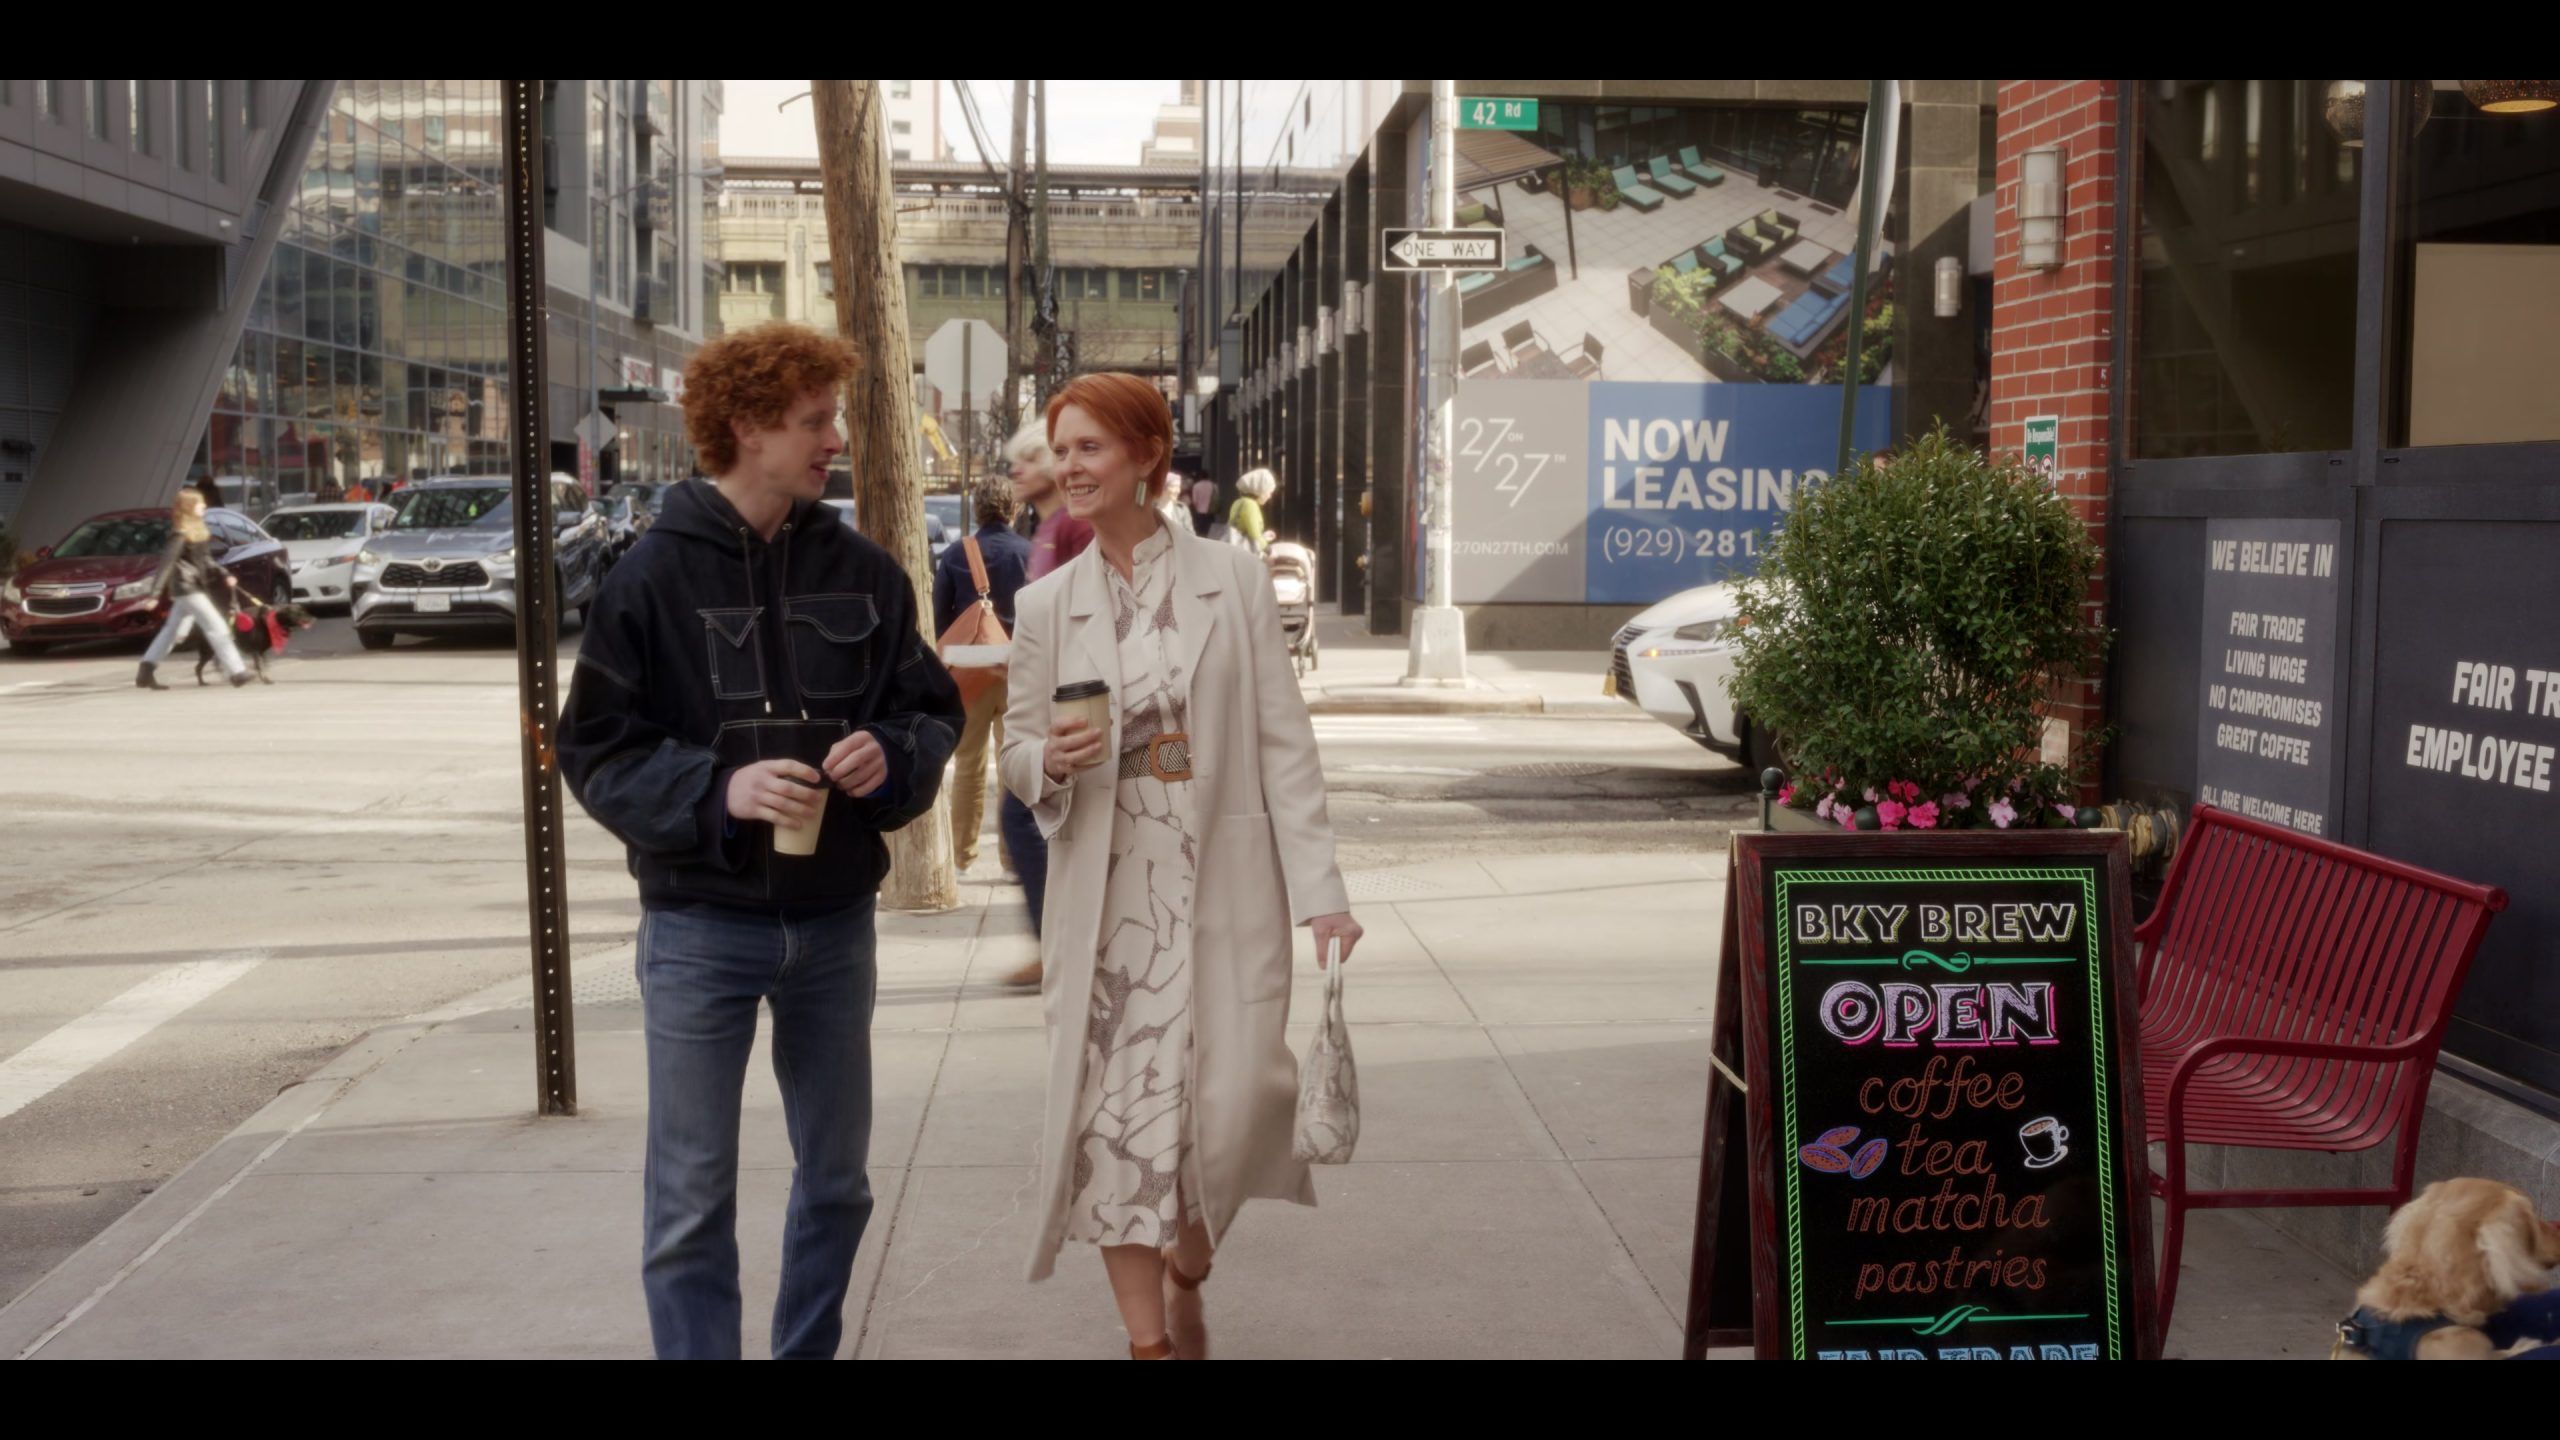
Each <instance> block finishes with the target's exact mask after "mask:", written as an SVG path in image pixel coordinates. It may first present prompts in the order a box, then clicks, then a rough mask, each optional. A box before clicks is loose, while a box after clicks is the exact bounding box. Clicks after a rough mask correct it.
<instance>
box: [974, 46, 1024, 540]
mask: <svg viewBox="0 0 2560 1440" xmlns="http://www.w3.org/2000/svg"><path fill="white" fill-rule="evenodd" d="M1030 133H1031V82H1030V81H1028V80H1016V81H1014V82H1013V155H1012V157H1011V163H1010V165H1009V167H1008V168H1007V170H1006V172H1005V207H1004V217H1005V218H1004V264H1005V276H1004V345H1005V352H1004V377H1005V383H1004V403H1003V404H1002V405H1000V406H999V407H998V409H997V413H998V414H1000V415H1002V416H1003V417H1004V435H1005V439H1006V440H1007V441H1011V440H1012V439H1013V433H1014V432H1015V431H1017V430H1019V429H1021V428H1022V372H1023V369H1024V367H1025V363H1026V356H1027V352H1026V351H1025V349H1024V346H1023V343H1022V322H1023V303H1022V302H1023V293H1022V286H1023V281H1024V279H1025V276H1024V274H1023V271H1024V268H1025V267H1026V266H1027V265H1028V264H1029V263H1030V259H1031V226H1030V223H1029V222H1030V215H1031V202H1030V197H1029V196H1028V195H1027V194H1026V193H1025V191H1026V190H1027V189H1028V188H1029V183H1028V181H1027V180H1026V179H1025V178H1024V173H1023V164H1024V158H1025V151H1026V148H1027V147H1028V145H1029V136H1030ZM971 523H973V524H974V523H975V521H974V519H973V520H972V522H971Z"/></svg>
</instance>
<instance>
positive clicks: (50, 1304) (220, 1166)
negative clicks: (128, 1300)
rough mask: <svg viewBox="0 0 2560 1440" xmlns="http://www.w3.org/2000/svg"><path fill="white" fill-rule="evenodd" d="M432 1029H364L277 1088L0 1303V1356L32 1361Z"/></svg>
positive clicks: (411, 1025) (413, 1025) (408, 1024)
mask: <svg viewBox="0 0 2560 1440" xmlns="http://www.w3.org/2000/svg"><path fill="white" fill-rule="evenodd" d="M433 1028H435V1027H434V1026H432V1025H428V1024H421V1023H419V1022H417V1021H414V1020H403V1021H398V1022H395V1023H393V1024H390V1025H385V1026H381V1027H380V1028H378V1029H374V1030H370V1031H367V1032H366V1033H365V1034H364V1035H362V1036H360V1037H358V1038H357V1040H356V1041H355V1043H354V1044H351V1045H349V1046H348V1047H347V1048H346V1049H344V1050H341V1051H339V1052H338V1055H337V1058H335V1059H333V1060H331V1061H330V1062H329V1063H328V1064H326V1065H323V1066H321V1067H320V1068H319V1069H318V1070H317V1071H315V1072H313V1073H312V1074H311V1076H310V1077H309V1078H307V1079H304V1080H300V1081H297V1082H295V1083H294V1084H292V1085H289V1086H287V1087H285V1089H284V1090H283V1091H282V1092H281V1093H279V1094H278V1095H277V1096H276V1098H274V1099H273V1100H270V1101H268V1102H267V1103H266V1104H265V1105H264V1106H262V1107H260V1108H259V1110H258V1113H256V1114H255V1115H252V1116H250V1117H249V1118H248V1119H247V1120H244V1121H242V1122H241V1123H240V1125H239V1126H238V1127H237V1128H235V1129H234V1130H233V1131H232V1132H231V1133H230V1134H229V1135H226V1136H224V1137H223V1138H222V1139H221V1140H220V1141H218V1142H216V1143H215V1145H214V1146H213V1148H211V1149H209V1150H207V1151H205V1152H204V1153H203V1154H202V1155H199V1156H197V1157H196V1158H195V1160H194V1161H193V1162H191V1163H190V1164H189V1165H188V1166H187V1167H186V1168H185V1169H183V1170H181V1171H179V1172H178V1173H177V1174H175V1175H173V1176H171V1177H170V1178H169V1181H168V1183H166V1184H164V1185H162V1186H161V1187H160V1188H159V1189H157V1190H154V1191H152V1192H151V1193H150V1194H149V1195H146V1196H144V1197H143V1199H142V1203H140V1204H138V1205H136V1206H134V1207H133V1208H132V1209H130V1210H128V1211H126V1212H125V1213H124V1214H123V1215H122V1216H121V1217H119V1218H118V1219H117V1220H116V1222H115V1223H114V1224H113V1225H110V1226H108V1227H107V1228H106V1229H105V1230H103V1231H101V1232H100V1233H99V1234H98V1236H97V1237H96V1238H95V1239H92V1240H91V1241H90V1242H89V1243H88V1244H86V1245H83V1246H81V1247H80V1248H79V1249H78V1250H75V1251H73V1252H72V1253H71V1254H70V1256H69V1257H68V1258H66V1259H64V1260H63V1261H62V1263H60V1264H58V1265H56V1266H54V1267H53V1269H52V1270H50V1271H48V1272H47V1273H46V1275H45V1277H44V1278H43V1279H41V1280H39V1281H37V1282H36V1283H35V1284H34V1285H33V1286H31V1287H29V1288H28V1290H27V1292H26V1293H25V1294H23V1295H21V1296H19V1297H18V1298H17V1299H16V1300H13V1301H11V1302H10V1303H9V1304H8V1305H7V1306H5V1307H0V1357H5V1358H7V1359H12V1360H28V1359H33V1358H35V1357H36V1356H37V1355H38V1354H39V1353H41V1352H42V1350H43V1348H44V1347H45V1345H47V1344H49V1343H50V1342H51V1341H52V1340H53V1338H54V1337H55V1336H56V1335H58V1334H60V1333H61V1332H62V1331H64V1330H67V1329H69V1328H70V1327H71V1325H72V1324H73V1322H75V1321H77V1320H78V1319H79V1318H80V1317H81V1316H82V1315H84V1314H86V1313H88V1311H89V1308H90V1307H91V1306H93V1305H95V1304H96V1303H97V1302H98V1301H100V1300H103V1299H105V1298H106V1296H107V1293H108V1292H109V1291H111V1290H113V1289H115V1287H116V1286H118V1285H121V1284H123V1283H124V1281H125V1279H126V1277H128V1276H130V1275H131V1274H133V1272H135V1271H136V1270H139V1269H140V1268H142V1265H143V1263H144V1262H145V1261H148V1260H149V1259H150V1258H151V1257H152V1256H153V1255H155V1254H157V1253H159V1251H160V1250H161V1248H162V1247H164V1246H166V1245H167V1244H169V1243H170V1242H171V1241H173V1240H176V1239H177V1238H178V1237H179V1236H180V1235H181V1234H183V1233H184V1232H185V1231H186V1230H187V1228H188V1227H189V1226H191V1225H193V1224H194V1223H195V1221H196V1217H198V1216H200V1215H202V1214H203V1213H204V1212H205V1211H206V1210H209V1209H211V1208H212V1207H213V1205H214V1204H215V1202H217V1201H219V1200H220V1199H221V1198H222V1197H223V1196H225V1195H227V1194H229V1193H230V1192H231V1190H232V1188H233V1187H234V1186H236V1185H238V1184H239V1183H240V1182H241V1181H242V1180H244V1179H247V1178H248V1176H249V1173H250V1172H251V1171H253V1170H255V1169H257V1168H258V1166H259V1165H260V1164H262V1163H263V1162H264V1161H265V1160H266V1159H267V1158H268V1157H269V1156H271V1155H273V1154H275V1153H276V1152H277V1151H278V1150H281V1149H283V1148H284V1146H285V1143H286V1142H287V1141H289V1140H291V1139H292V1138H293V1137H294V1136H295V1135H297V1134H300V1133H301V1132H302V1130H303V1128H304V1127H305V1126H308V1125H309V1124H310V1123H311V1122H312V1121H314V1120H317V1119H319V1118H320V1116H321V1114H322V1113H323V1112H325V1111H327V1110H328V1108H329V1107H330V1106H331V1105H334V1104H336V1103H337V1101H338V1099H339V1098H340V1097H341V1096H343V1095H345V1094H346V1093H347V1092H348V1091H349V1090H351V1089H353V1088H354V1087H355V1085H356V1083H357V1082H358V1081H360V1080H362V1079H364V1078H365V1077H366V1076H367V1075H370V1074H372V1073H373V1072H374V1071H375V1070H376V1069H379V1068H380V1067H381V1066H382V1064H383V1063H384V1062H385V1061H387V1060H389V1059H390V1058H391V1057H392V1056H394V1055H397V1054H399V1053H400V1052H401V1051H402V1050H404V1049H407V1048H408V1046H409V1043H410V1042H411V1041H413V1040H416V1039H417V1038H418V1037H419V1036H421V1035H424V1034H426V1033H427V1032H428V1031H429V1030H431V1029H433Z"/></svg>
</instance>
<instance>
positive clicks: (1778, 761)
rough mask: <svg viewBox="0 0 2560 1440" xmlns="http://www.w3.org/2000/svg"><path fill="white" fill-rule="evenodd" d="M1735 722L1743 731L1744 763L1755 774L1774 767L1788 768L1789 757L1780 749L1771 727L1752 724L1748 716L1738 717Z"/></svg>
mask: <svg viewBox="0 0 2560 1440" xmlns="http://www.w3.org/2000/svg"><path fill="white" fill-rule="evenodd" d="M1734 720H1735V722H1736V723H1737V725H1738V726H1739V728H1740V729H1741V731H1742V760H1743V763H1744V764H1746V765H1748V766H1750V767H1751V769H1752V772H1753V773H1754V774H1757V773H1758V772H1760V771H1762V770H1767V769H1771V768H1773V767H1774V768H1777V769H1781V770H1783V769H1785V768H1786V764H1787V757H1786V756H1785V754H1784V753H1782V751H1781V750H1780V748H1779V745H1778V737H1777V736H1776V735H1775V734H1773V733H1772V732H1771V731H1770V729H1769V727H1767V726H1765V725H1755V724H1753V723H1751V717H1750V716H1748V715H1736V716H1735V717H1734Z"/></svg>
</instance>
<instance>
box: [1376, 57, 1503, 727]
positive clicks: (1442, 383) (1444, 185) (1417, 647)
mask: <svg viewBox="0 0 2560 1440" xmlns="http://www.w3.org/2000/svg"><path fill="white" fill-rule="evenodd" d="M1457 132H1458V91H1457V82H1455V81H1452V80H1434V81H1432V82H1431V228H1432V229H1433V230H1435V231H1438V232H1441V234H1442V235H1443V236H1445V237H1454V238H1456V239H1459V240H1463V239H1465V238H1466V237H1467V232H1465V231H1462V230H1459V229H1458V217H1457V210H1458V138H1457ZM1418 238H1419V237H1415V236H1408V237H1406V243H1407V244H1409V245H1411V244H1413V243H1414V242H1415V241H1416V240H1417V239H1418ZM1419 248H1420V247H1418V246H1417V247H1416V250H1417V254H1419ZM1494 249H1495V251H1496V252H1499V250H1500V249H1501V243H1500V240H1499V238H1498V237H1497V238H1496V240H1495V245H1494ZM1450 252H1451V253H1450V261H1449V262H1448V263H1443V264H1440V265H1438V266H1436V267H1435V268H1434V269H1433V273H1432V276H1431V331H1430V337H1431V339H1430V351H1429V354H1430V367H1431V368H1430V375H1429V384H1428V386H1427V388H1426V390H1425V392H1424V394H1425V397H1426V399H1425V404H1426V406H1427V407H1428V409H1429V412H1430V415H1429V421H1430V430H1429V441H1428V444H1427V446H1426V450H1425V455H1424V459H1425V462H1426V463H1425V469H1424V486H1425V488H1424V491H1423V518H1424V521H1425V523H1426V525H1427V527H1428V528H1427V529H1426V530H1425V532H1424V540H1423V560H1424V565H1425V570H1424V576H1423V601H1422V608H1421V609H1419V610H1417V611H1415V612H1414V616H1413V647H1412V649H1411V651H1410V652H1409V653H1408V655H1407V656H1406V663H1405V675H1404V683H1406V684H1407V685H1447V686H1464V685H1466V684H1467V620H1466V616H1464V615H1463V614H1461V613H1459V611H1458V607H1457V605H1456V604H1455V603H1454V602H1453V600H1452V599H1451V597H1452V596H1453V595H1454V594H1455V593H1456V590H1455V588H1454V587H1453V585H1452V584H1451V577H1450V574H1449V564H1450V555H1451V552H1452V550H1453V548H1454V542H1453V539H1452V535H1451V530H1452V518H1453V517H1452V516H1451V513H1450V509H1451V506H1450V502H1451V498H1452V497H1451V489H1452V482H1453V481H1454V480H1455V478H1456V477H1455V475H1454V474H1453V473H1452V466H1453V465H1454V463H1455V461H1456V458H1457V457H1456V454H1455V452H1456V450H1457V441H1458V421H1457V409H1458V404H1457V402H1458V334H1459V329H1458V327H1459V315H1458V279H1457V274H1456V271H1455V269H1454V268H1453V265H1454V264H1455V263H1456V262H1457V261H1460V260H1468V261H1477V260H1478V257H1477V256H1476V255H1475V254H1474V253H1473V252H1472V251H1469V250H1466V249H1465V247H1462V246H1455V245H1453V246H1451V247H1450ZM1390 253H1391V254H1392V250H1391V251H1390ZM1435 253H1436V252H1435ZM1413 263H1415V264H1416V265H1419V264H1421V263H1422V262H1421V261H1420V260H1419V259H1416V260H1415V261H1414V262H1413ZM1478 263H1480V261H1478Z"/></svg>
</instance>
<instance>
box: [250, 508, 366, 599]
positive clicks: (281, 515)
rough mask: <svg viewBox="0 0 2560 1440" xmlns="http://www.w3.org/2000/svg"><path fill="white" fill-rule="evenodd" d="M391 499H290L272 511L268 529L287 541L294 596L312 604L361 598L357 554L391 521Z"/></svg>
mask: <svg viewBox="0 0 2560 1440" xmlns="http://www.w3.org/2000/svg"><path fill="white" fill-rule="evenodd" d="M391 515H392V509H391V507H390V506H388V505H368V504H362V503H353V504H342V505H288V506H286V507H284V508H283V509H281V510H277V511H274V512H272V513H270V514H269V515H268V516H267V519H266V531H267V533H268V534H270V535H273V536H274V537H276V538H277V539H278V540H281V541H283V542H284V553H285V557H286V560H287V561H288V562H289V563H290V565H291V567H292V570H293V598H294V599H296V600H299V601H301V602H302V603H304V604H306V605H352V604H354V603H355V598H356V596H355V573H356V554H357V552H358V551H361V550H362V549H364V542H366V541H367V540H370V539H372V538H373V537H374V536H375V535H378V534H380V533H381V532H382V531H383V529H384V528H385V527H387V526H389V525H390V523H391Z"/></svg>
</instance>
